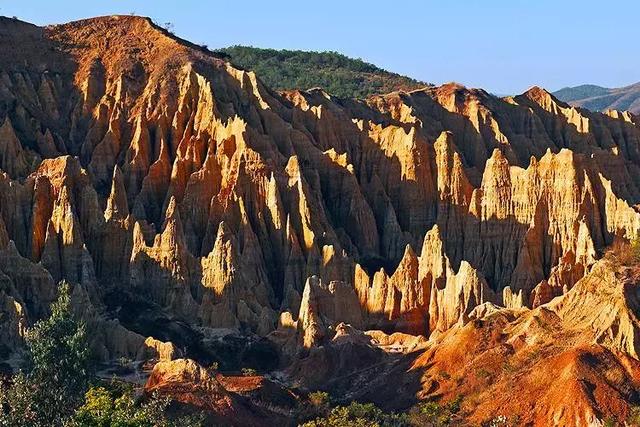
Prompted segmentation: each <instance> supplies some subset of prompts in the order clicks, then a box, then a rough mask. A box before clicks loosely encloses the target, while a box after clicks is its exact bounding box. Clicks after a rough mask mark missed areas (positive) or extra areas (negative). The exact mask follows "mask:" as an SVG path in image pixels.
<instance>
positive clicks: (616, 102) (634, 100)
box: [553, 83, 640, 114]
mask: <svg viewBox="0 0 640 427" xmlns="http://www.w3.org/2000/svg"><path fill="white" fill-rule="evenodd" d="M553 94H554V95H555V96H556V97H557V98H558V99H560V100H561V101H565V102H568V103H569V104H571V105H574V106H576V107H584V108H588V109H590V110H593V111H606V110H620V111H630V112H632V113H636V114H640V83H636V84H633V85H630V86H625V87H622V88H614V89H609V88H604V87H600V86H595V85H582V86H575V87H566V88H564V89H560V90H559V91H557V92H554V93H553Z"/></svg>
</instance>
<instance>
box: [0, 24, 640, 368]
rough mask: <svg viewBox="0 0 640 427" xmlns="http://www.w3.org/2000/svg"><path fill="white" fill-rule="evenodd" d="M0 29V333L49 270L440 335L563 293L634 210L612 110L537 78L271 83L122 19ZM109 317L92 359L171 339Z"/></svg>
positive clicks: (310, 324)
mask: <svg viewBox="0 0 640 427" xmlns="http://www.w3.org/2000/svg"><path fill="white" fill-rule="evenodd" d="M0 33H1V35H2V37H1V38H0V45H1V46H2V49H3V52H4V54H3V55H2V58H0V169H1V171H2V174H1V175H0V254H1V256H0V284H1V286H2V288H0V309H1V310H2V313H3V314H5V315H6V316H7V319H9V322H7V323H6V324H3V325H2V327H1V328H0V340H1V341H0V342H1V343H2V345H4V346H7V347H8V348H14V347H15V346H16V345H18V343H19V341H20V334H21V331H23V329H24V327H25V325H27V324H28V323H29V322H32V321H34V320H35V319H37V318H40V317H42V316H43V315H45V314H46V313H47V307H48V304H49V303H50V302H51V301H52V300H53V298H54V297H55V284H56V283H57V282H58V281H60V280H66V281H68V282H70V283H71V284H72V285H74V286H77V287H79V290H78V291H77V292H78V301H84V302H83V303H82V304H83V307H85V306H89V305H90V306H91V309H90V310H84V309H83V308H78V310H79V311H80V312H83V313H85V314H86V316H89V318H95V319H96V320H95V321H102V320H100V319H102V318H101V316H102V315H103V314H104V313H106V312H108V311H109V307H110V306H111V304H112V301H113V299H114V298H115V299H116V300H117V296H118V295H137V296H142V297H143V298H144V299H145V300H146V301H148V302H149V303H152V304H154V305H155V306H157V307H159V308H161V309H162V310H164V312H165V313H168V315H170V316H172V318H174V319H176V320H179V321H182V322H186V323H187V324H189V325H193V326H197V327H205V328H229V329H235V330H242V331H247V332H252V333H255V334H258V335H260V336H267V337H270V339H274V340H275V339H276V338H274V337H277V339H284V338H283V337H285V336H286V337H288V338H286V340H285V341H287V342H288V343H289V344H290V348H291V349H292V350H291V353H292V354H295V352H296V351H297V350H296V349H298V348H307V349H308V348H311V347H313V346H315V345H318V344H319V343H321V342H323V340H328V339H331V338H332V337H333V335H334V334H335V327H336V325H338V324H339V323H340V322H345V323H348V324H350V325H352V326H353V327H356V328H358V329H362V330H366V329H381V330H384V331H386V332H389V333H392V332H403V333H410V334H419V335H425V336H431V335H434V334H435V335H439V334H442V333H444V332H445V331H447V330H448V329H449V328H451V327H452V326H453V325H455V324H457V323H459V322H461V321H463V322H464V321H467V320H468V319H469V316H470V315H471V313H472V311H473V310H474V309H475V308H476V307H477V306H482V307H485V308H486V307H489V305H487V304H491V305H495V306H506V307H511V308H514V309H519V308H524V307H529V308H533V307H538V306H540V305H543V304H545V303H548V302H549V301H551V300H552V299H553V298H555V297H558V296H561V295H563V294H566V293H567V292H569V291H570V290H571V288H572V287H573V286H574V284H575V283H576V282H578V281H579V280H580V279H581V278H582V277H583V276H584V275H585V274H587V273H588V272H589V271H590V269H591V268H592V266H593V265H594V263H595V262H596V260H597V259H598V258H599V257H600V256H601V255H602V253H603V251H604V250H605V249H606V248H607V247H608V246H609V245H610V244H612V243H613V242H614V240H616V239H620V238H632V237H633V236H635V235H636V234H637V232H638V228H639V227H640V215H639V214H638V212H637V211H636V208H635V205H636V204H637V203H638V202H639V201H640V189H639V185H640V182H639V181H638V177H639V176H640V169H639V166H640V125H639V124H638V121H637V118H636V117H635V116H633V115H631V114H628V113H624V114H622V113H621V114H616V113H610V114H607V115H604V114H599V113H592V112H589V111H586V110H581V109H576V108H573V107H569V106H568V105H566V104H564V103H562V102H560V101H558V100H556V99H555V98H554V97H553V96H551V95H550V94H549V93H547V92H546V91H544V90H543V89H539V88H532V89H530V90H529V91H527V92H526V93H524V94H522V95H519V96H515V97H510V98H504V99H500V98H497V97H494V96H492V95H490V94H488V93H486V92H484V91H482V90H475V89H466V88H464V87H462V86H459V85H456V84H447V85H444V86H441V87H436V88H425V89H424V90H418V91H414V92H411V93H402V92H401V93H392V94H389V95H385V96H377V97H372V98H370V99H368V100H366V101H362V100H344V99H337V98H334V97H332V96H330V95H329V94H327V93H324V92H322V91H321V90H313V91H309V92H303V91H292V92H287V93H281V94H279V93H275V92H273V91H271V90H270V89H269V88H267V87H265V86H264V85H263V84H262V83H261V81H260V79H259V76H256V75H255V74H254V73H253V72H250V71H244V70H240V69H237V68H235V67H234V66H233V65H232V64H230V63H228V62H225V61H224V60H223V59H220V58H217V57H216V56H214V55H213V54H211V53H210V52H208V51H206V50H203V49H201V48H199V47H197V46H194V45H192V44H190V43H188V42H186V41H183V40H180V39H177V38H175V37H174V36H172V35H171V34H169V33H167V32H166V31H164V30H161V29H159V28H157V27H156V26H155V25H153V24H152V23H151V22H150V21H149V20H148V19H144V18H138V17H123V16H118V17H105V18H96V19H89V20H84V21H78V22H73V23H70V24H64V25H57V26H51V27H46V28H39V27H35V26H32V25H29V24H25V23H22V22H19V21H14V20H9V19H0ZM80 296H82V298H80ZM91 316H93V317H91ZM103 320H104V319H103ZM114 322H116V323H117V320H114ZM112 326H113V327H114V328H116V329H117V330H118V331H119V332H118V333H116V332H114V333H113V334H111V335H109V337H104V339H103V342H102V341H101V342H100V343H97V344H96V345H100V346H101V347H100V348H101V349H102V352H103V354H104V355H105V356H104V357H110V356H112V355H115V354H116V353H127V354H129V355H135V354H138V353H140V352H142V351H144V349H145V348H146V347H152V348H155V349H156V350H154V351H157V353H158V354H162V355H165V356H166V355H173V354H177V350H176V349H175V348H160V344H163V343H155V342H151V343H148V342H146V341H145V340H144V338H145V337H144V336H140V335H137V334H136V335H135V337H134V336H133V335H132V336H129V335H128V334H126V333H125V331H126V332H127V333H128V332H130V331H127V330H126V329H125V328H124V327H123V326H122V325H120V324H114V325H112ZM120 328H122V329H123V330H122V331H121V330H120ZM131 333H132V334H135V333H133V332H131ZM107 335H108V334H107ZM125 335H126V336H125ZM435 335H434V336H435ZM107 338H108V339H107ZM625 342H628V340H627V341H625ZM145 343H146V344H145ZM145 345H146V347H145ZM625 345H628V344H625ZM633 348H635V347H633ZM627 350H628V351H630V350H631V347H629V348H628V349H627ZM634 351H635V350H634ZM163 357H164V356H163ZM166 358H169V357H168V356H167V357H166Z"/></svg>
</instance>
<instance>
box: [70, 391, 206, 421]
mask: <svg viewBox="0 0 640 427" xmlns="http://www.w3.org/2000/svg"><path fill="white" fill-rule="evenodd" d="M168 405H169V401H168V400H167V399H163V398H160V397H158V396H157V395H154V396H152V397H151V398H150V399H148V400H147V401H145V402H142V403H140V404H138V403H137V402H136V400H135V398H134V392H133V389H132V388H130V387H127V388H125V389H118V388H115V389H112V390H108V389H107V388H105V387H93V388H91V389H89V391H87V393H86V394H85V402H84V405H82V406H81V407H80V408H79V409H78V410H77V411H76V413H75V415H74V418H73V420H72V422H71V423H70V425H71V426H73V427H76V426H77V427H81V426H83V427H85V426H95V427H107V426H127V427H156V426H164V427H172V426H176V427H178V426H184V427H191V426H199V425H202V419H200V418H195V417H183V418H179V419H177V420H169V419H168V418H167V417H166V416H165V413H166V409H167V406H168Z"/></svg>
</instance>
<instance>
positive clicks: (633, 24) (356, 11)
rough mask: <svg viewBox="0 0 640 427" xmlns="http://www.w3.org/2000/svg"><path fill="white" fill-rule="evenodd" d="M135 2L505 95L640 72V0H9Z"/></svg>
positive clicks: (609, 81)
mask: <svg viewBox="0 0 640 427" xmlns="http://www.w3.org/2000/svg"><path fill="white" fill-rule="evenodd" d="M130 13H135V14H137V15H144V16H149V17H151V18H152V19H154V21H156V22H158V23H164V22H171V23H173V27H174V32H175V33H176V34H177V35H178V36H180V37H182V38H185V39H188V40H190V41H192V42H194V43H199V44H202V43H204V44H207V45H208V46H209V47H210V48H217V47H225V46H229V45H234V44H242V45H252V46H257V47H269V48H277V49H303V50H317V51H321V50H334V51H338V52H341V53H343V54H345V55H348V56H351V57H356V58H362V59H364V60H366V61H368V62H371V63H374V64H376V65H378V66H380V67H382V68H385V69H387V70H390V71H394V72H397V73H400V74H405V75H408V76H411V77H414V78H416V79H419V80H422V81H426V82H430V83H435V84H441V83H446V82H450V81H456V82H458V83H462V84H464V85H466V86H468V87H481V88H484V89H486V90H488V91H491V92H493V93H496V94H500V95H508V94H516V93H521V92H523V91H525V90H526V89H528V88H529V87H531V86H533V85H539V86H542V87H545V88H547V89H549V90H552V91H553V90H558V89H560V88H563V87H566V86H576V85H579V84H586V83H589V84H597V85H600V86H605V87H620V86H625V85H628V84H631V83H635V82H638V81H640V55H638V51H637V46H638V34H639V32H638V25H639V24H638V23H639V22H640V21H639V17H640V1H638V0H618V1H611V0H610V1H603V0H598V1H596V0H582V1H578V0H529V1H527V0H484V1H480V0H478V1H475V0H457V1H456V0H441V1H433V0H422V1H420V0H400V1H388V0H387V1H379V0H368V1H363V0H362V1H361V0H340V1H336V0H322V1H308V0H296V1H290V0H283V1H275V0H272V1H269V0H262V1H256V0H233V1H230V0H226V1H220V0H210V1H207V0H200V1H194V0H173V1H162V0H155V1H153V0H136V1H133V0H132V1H124V0H56V1H45V0H37V1H36V0H0V15H5V16H17V17H18V18H20V19H22V20H24V21H28V22H32V23H34V24H38V25H47V24H55V23H63V22H68V21H72V20H76V19H81V18H88V17H92V16H100V15H111V14H130ZM0 54H1V53H0Z"/></svg>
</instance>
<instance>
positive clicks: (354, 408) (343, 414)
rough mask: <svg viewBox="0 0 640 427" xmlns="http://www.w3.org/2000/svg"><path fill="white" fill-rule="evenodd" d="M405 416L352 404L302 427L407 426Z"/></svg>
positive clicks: (333, 410)
mask: <svg viewBox="0 0 640 427" xmlns="http://www.w3.org/2000/svg"><path fill="white" fill-rule="evenodd" d="M406 425H407V423H406V421H405V419H404V416H403V415H398V414H395V413H391V414H387V413H385V412H383V411H382V410H381V409H380V408H378V407H377V406H375V405H374V404H373V403H358V402H352V403H351V404H350V405H349V406H338V407H335V408H333V409H332V410H331V412H330V413H329V415H328V416H326V417H324V418H316V419H315V420H312V421H309V422H307V423H304V424H302V427H351V426H353V427H378V426H379V427H387V426H389V427H391V426H398V427H399V426H406Z"/></svg>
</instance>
